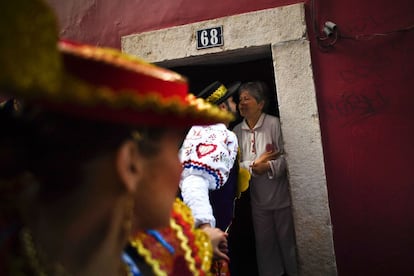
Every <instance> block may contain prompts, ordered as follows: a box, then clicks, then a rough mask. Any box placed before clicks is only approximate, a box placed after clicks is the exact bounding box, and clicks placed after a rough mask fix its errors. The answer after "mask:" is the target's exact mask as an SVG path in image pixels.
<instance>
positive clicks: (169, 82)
mask: <svg viewBox="0 0 414 276" xmlns="http://www.w3.org/2000/svg"><path fill="white" fill-rule="evenodd" d="M59 49H60V51H61V52H62V54H63V60H64V67H65V69H66V71H67V73H69V75H70V76H71V77H73V78H75V79H78V80H81V81H82V82H83V83H80V82H76V81H69V82H68V83H71V85H70V86H69V87H66V88H65V89H64V90H65V91H66V92H65V93H64V94H66V95H65V98H66V99H65V102H67V104H64V105H60V106H59V109H61V110H65V111H66V112H71V111H74V113H75V114H78V115H82V116H83V117H84V116H85V117H89V118H92V119H100V120H108V121H112V122H120V123H126V124H132V125H151V126H191V125H196V124H212V123H217V122H228V121H231V120H232V119H233V115H232V114H230V113H228V112H224V111H222V110H220V109H219V108H217V107H216V106H213V105H211V104H209V103H207V102H206V101H204V100H202V99H197V98H196V97H195V96H194V95H192V94H190V93H189V92H188V82H187V80H186V78H184V77H183V76H181V75H179V74H177V73H175V72H173V71H170V70H168V69H165V68H161V67H158V66H156V65H153V64H150V63H147V62H145V61H143V60H140V59H138V58H135V57H131V56H129V55H126V54H123V53H121V52H119V51H117V50H114V49H109V48H99V47H94V46H90V45H81V44H75V43H72V42H67V41H61V42H60V43H59ZM86 84H87V85H86ZM68 88H70V90H68Z"/></svg>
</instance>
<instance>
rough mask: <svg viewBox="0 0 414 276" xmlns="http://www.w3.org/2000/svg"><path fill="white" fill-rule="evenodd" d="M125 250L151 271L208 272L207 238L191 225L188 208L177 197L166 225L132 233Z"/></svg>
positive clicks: (209, 262) (208, 253) (209, 261)
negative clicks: (168, 222)
mask: <svg viewBox="0 0 414 276" xmlns="http://www.w3.org/2000/svg"><path fill="white" fill-rule="evenodd" d="M134 251H135V253H137V254H138V255H134ZM127 252H128V253H129V255H132V256H133V258H134V259H135V261H136V262H137V263H139V261H138V260H137V258H143V259H144V262H145V263H146V264H148V265H149V266H150V267H151V270H152V272H153V273H154V275H177V276H186V275H188V276H190V275H200V276H202V275H210V272H209V270H210V266H211V260H212V254H213V253H212V248H211V244H210V240H209V238H208V236H207V234H206V233H204V231H202V230H200V229H195V228H194V219H193V217H192V215H191V211H190V209H189V208H188V207H187V206H186V205H185V204H184V203H183V202H182V201H181V200H179V199H176V201H175V203H174V206H173V211H172V214H171V219H170V227H168V228H163V229H160V230H149V231H147V232H138V233H136V234H134V235H133V237H132V238H131V241H130V246H129V248H127Z"/></svg>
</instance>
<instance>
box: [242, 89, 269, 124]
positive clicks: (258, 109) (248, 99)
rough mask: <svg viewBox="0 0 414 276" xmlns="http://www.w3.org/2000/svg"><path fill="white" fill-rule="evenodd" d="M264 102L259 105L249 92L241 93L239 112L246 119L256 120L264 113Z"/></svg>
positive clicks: (243, 91)
mask: <svg viewBox="0 0 414 276" xmlns="http://www.w3.org/2000/svg"><path fill="white" fill-rule="evenodd" d="M263 105H264V103H263V102H260V103H258V102H257V101H256V99H255V98H254V97H253V96H252V95H250V94H249V92H248V91H247V90H242V91H240V96H239V111H240V115H241V116H242V117H244V118H246V119H250V118H255V117H257V116H258V115H259V114H261V113H262V109H263Z"/></svg>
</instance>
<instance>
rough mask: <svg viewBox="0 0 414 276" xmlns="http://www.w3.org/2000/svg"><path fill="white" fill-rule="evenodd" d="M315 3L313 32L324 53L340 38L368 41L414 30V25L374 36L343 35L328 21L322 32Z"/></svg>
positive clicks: (313, 6)
mask: <svg viewBox="0 0 414 276" xmlns="http://www.w3.org/2000/svg"><path fill="white" fill-rule="evenodd" d="M315 1H316V0H311V20H312V23H313V31H314V33H315V38H316V41H317V43H318V46H319V49H321V50H322V51H328V50H331V49H333V47H334V45H335V44H336V43H337V42H338V40H339V39H340V38H342V39H351V40H356V41H367V40H371V39H374V38H377V37H384V36H389V35H393V34H396V33H402V32H409V31H413V30H414V25H410V26H407V27H403V28H400V29H396V30H392V31H388V32H384V33H372V34H358V35H353V36H348V35H343V34H340V33H339V28H338V26H337V25H336V24H335V23H334V22H332V21H326V22H325V24H324V26H323V28H322V31H320V30H319V29H318V22H317V19H316V8H315Z"/></svg>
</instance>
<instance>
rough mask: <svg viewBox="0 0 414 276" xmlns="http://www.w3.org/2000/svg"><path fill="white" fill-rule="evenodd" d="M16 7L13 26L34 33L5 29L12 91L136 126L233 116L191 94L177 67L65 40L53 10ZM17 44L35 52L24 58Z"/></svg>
mask: <svg viewBox="0 0 414 276" xmlns="http://www.w3.org/2000/svg"><path fill="white" fill-rule="evenodd" d="M10 5H11V6H13V8H8V14H10V13H11V15H10V18H9V20H10V22H8V23H9V24H6V25H7V28H10V29H13V28H15V29H24V28H22V26H29V27H30V28H29V29H30V31H27V30H25V31H24V32H23V33H22V34H20V33H13V31H9V30H6V27H4V26H2V27H1V30H0V35H1V37H0V38H1V41H0V45H1V46H0V49H1V51H0V56H1V57H0V61H1V62H2V63H5V64H6V65H7V66H4V67H3V66H2V67H3V69H1V72H0V73H4V75H3V76H8V77H7V78H6V77H0V90H1V92H6V93H8V96H12V97H16V98H18V99H23V100H25V102H30V103H35V104H37V105H39V106H42V107H43V108H45V109H47V110H52V111H55V112H63V113H67V114H71V115H73V116H75V117H80V118H87V119H93V120H101V121H102V120H103V121H108V122H116V123H123V124H130V125H148V126H183V127H187V126H191V125H195V124H198V125H200V124H211V123H216V122H227V121H230V120H232V119H233V115H232V114H230V113H228V112H223V111H221V110H220V109H219V108H218V107H215V106H213V105H211V104H210V103H207V102H206V101H204V100H203V99H199V98H196V97H195V96H194V95H193V94H191V93H189V91H188V86H189V85H188V81H187V79H186V78H185V77H183V76H181V75H179V74H177V73H175V72H173V71H171V70H168V69H164V68H161V67H159V66H156V65H153V64H150V63H148V62H146V61H143V60H141V59H139V58H136V57H133V56H130V55H127V54H124V53H122V52H120V51H119V50H116V49H112V48H102V47H96V46H92V45H86V44H80V43H75V42H70V41H59V42H58V41H57V28H56V24H55V22H54V20H55V19H54V16H53V13H52V12H51V10H50V9H49V7H48V6H46V5H45V4H44V3H43V2H42V1H40V0H16V1H13V2H11V3H10ZM3 6H7V5H3V4H2V5H1V7H2V8H3ZM32 9H33V10H35V11H36V12H35V13H33V12H32V11H31V10H32ZM13 16H16V18H18V19H16V20H14V17H13ZM33 19H34V20H33ZM22 24H23V25H22ZM2 25H4V24H2ZM30 25H31V26H30ZM33 25H35V26H33ZM25 35H27V38H26V37H25ZM9 36H10V37H9ZM21 36H23V37H21ZM16 37H17V38H16ZM37 37H39V41H36V38H37ZM10 40H12V41H14V42H12V43H10ZM30 40H33V44H30V43H32V41H30ZM6 41H7V42H6ZM28 43H29V44H30V45H29V44H28ZM30 46H31V47H30ZM16 47H17V49H18V51H23V52H24V51H29V52H30V53H33V52H34V53H35V55H34V56H30V55H26V53H23V55H24V58H20V57H19V53H18V52H16V51H15V50H14V49H16ZM48 54H49V55H48ZM4 55H8V56H4ZM27 56H30V58H28V57H27ZM38 59H39V60H38ZM2 65H3V64H2ZM19 67H20V68H24V70H23V71H22V70H19Z"/></svg>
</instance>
